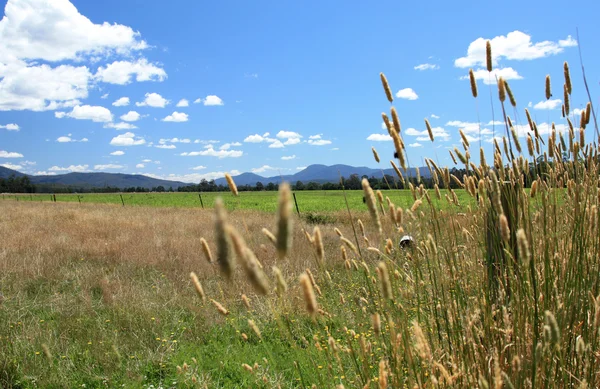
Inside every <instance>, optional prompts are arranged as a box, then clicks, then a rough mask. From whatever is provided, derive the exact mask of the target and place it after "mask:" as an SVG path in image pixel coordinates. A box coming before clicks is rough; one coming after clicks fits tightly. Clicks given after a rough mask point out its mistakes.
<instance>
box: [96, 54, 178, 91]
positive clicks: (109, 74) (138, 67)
mask: <svg viewBox="0 0 600 389" xmlns="http://www.w3.org/2000/svg"><path fill="white" fill-rule="evenodd" d="M133 76H135V80H136V81H138V82H141V81H163V80H164V79H165V78H167V73H166V72H165V71H164V70H163V69H162V68H160V67H158V66H156V65H154V64H151V63H149V62H148V60H147V59H145V58H140V59H138V60H137V61H135V62H130V61H115V62H113V63H111V64H109V65H107V66H106V67H100V68H98V71H97V72H96V75H95V76H94V77H95V78H96V79H97V80H99V81H102V82H106V83H109V84H117V85H126V84H129V83H131V79H132V77H133Z"/></svg>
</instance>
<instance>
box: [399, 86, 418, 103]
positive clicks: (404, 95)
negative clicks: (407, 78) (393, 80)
mask: <svg viewBox="0 0 600 389" xmlns="http://www.w3.org/2000/svg"><path fill="white" fill-rule="evenodd" d="M396 97H398V98H399V99H406V100H416V99H418V98H419V96H418V95H417V93H416V92H415V91H414V90H412V88H404V89H400V90H399V91H398V92H397V93H396Z"/></svg>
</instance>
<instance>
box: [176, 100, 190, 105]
mask: <svg viewBox="0 0 600 389" xmlns="http://www.w3.org/2000/svg"><path fill="white" fill-rule="evenodd" d="M189 105H190V102H189V101H187V100H186V99H181V100H179V102H178V103H177V105H176V107H189Z"/></svg>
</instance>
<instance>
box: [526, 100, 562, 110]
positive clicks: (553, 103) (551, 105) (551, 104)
mask: <svg viewBox="0 0 600 389" xmlns="http://www.w3.org/2000/svg"><path fill="white" fill-rule="evenodd" d="M561 104H562V100H561V99H554V100H544V101H540V102H539V103H537V104H536V105H534V106H533V109H546V110H552V109H557V108H560V106H561Z"/></svg>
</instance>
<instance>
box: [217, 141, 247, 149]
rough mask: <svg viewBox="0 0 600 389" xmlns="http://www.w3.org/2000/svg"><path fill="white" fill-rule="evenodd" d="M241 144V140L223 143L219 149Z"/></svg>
mask: <svg viewBox="0 0 600 389" xmlns="http://www.w3.org/2000/svg"><path fill="white" fill-rule="evenodd" d="M241 145H242V144H241V143H240V142H233V143H225V144H223V145H221V147H219V149H221V150H229V149H230V148H231V147H237V146H241Z"/></svg>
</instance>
